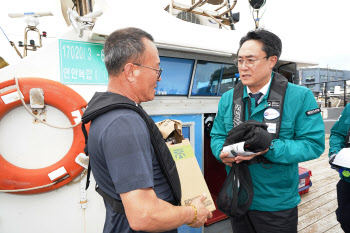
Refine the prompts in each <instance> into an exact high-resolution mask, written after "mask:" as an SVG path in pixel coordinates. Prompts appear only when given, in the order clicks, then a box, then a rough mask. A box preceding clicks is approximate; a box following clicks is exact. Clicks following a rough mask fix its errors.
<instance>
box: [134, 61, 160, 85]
mask: <svg viewBox="0 0 350 233" xmlns="http://www.w3.org/2000/svg"><path fill="white" fill-rule="evenodd" d="M132 64H134V65H135V66H141V67H145V68H148V69H152V70H155V71H157V74H158V76H157V81H158V80H159V78H160V75H161V74H162V71H163V69H162V68H160V69H156V68H152V67H149V66H143V65H140V64H137V63H132Z"/></svg>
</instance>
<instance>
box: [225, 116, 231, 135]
mask: <svg viewBox="0 0 350 233" xmlns="http://www.w3.org/2000/svg"><path fill="white" fill-rule="evenodd" d="M224 125H225V130H226V133H228V132H229V131H230V130H231V129H232V128H233V120H232V117H225V118H224Z"/></svg>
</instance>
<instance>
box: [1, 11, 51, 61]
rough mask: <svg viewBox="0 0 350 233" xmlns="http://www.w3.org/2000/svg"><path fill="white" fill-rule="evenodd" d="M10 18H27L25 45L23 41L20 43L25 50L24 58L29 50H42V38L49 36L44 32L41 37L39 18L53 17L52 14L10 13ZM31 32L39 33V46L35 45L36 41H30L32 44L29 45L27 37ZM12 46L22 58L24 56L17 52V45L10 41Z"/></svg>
mask: <svg viewBox="0 0 350 233" xmlns="http://www.w3.org/2000/svg"><path fill="white" fill-rule="evenodd" d="M8 16H9V17H11V18H25V22H26V23H27V27H26V28H25V29H24V44H23V42H22V41H19V42H18V46H19V47H23V48H24V51H23V57H26V56H27V51H28V50H32V51H36V50H37V48H41V47H42V40H41V37H42V36H43V37H46V36H47V34H46V32H45V31H44V32H43V34H42V35H41V34H40V31H39V29H38V28H37V27H36V26H38V25H39V17H43V16H53V14H52V13H51V12H24V13H9V14H8ZM29 31H35V32H37V33H38V35H39V45H35V41H34V40H30V44H29V45H28V41H27V36H28V32H29ZM10 44H11V46H13V47H14V48H15V49H16V52H17V53H18V55H19V56H20V57H21V58H22V56H21V55H20V54H19V52H18V50H17V47H16V45H15V44H14V43H13V42H12V41H10Z"/></svg>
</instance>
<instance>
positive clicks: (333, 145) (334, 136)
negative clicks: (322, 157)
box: [329, 104, 350, 156]
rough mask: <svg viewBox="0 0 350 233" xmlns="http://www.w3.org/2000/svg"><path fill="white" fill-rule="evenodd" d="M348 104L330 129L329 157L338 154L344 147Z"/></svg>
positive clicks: (349, 122)
mask: <svg viewBox="0 0 350 233" xmlns="http://www.w3.org/2000/svg"><path fill="white" fill-rule="evenodd" d="M349 111H350V104H348V105H346V107H345V108H344V110H343V112H342V113H341V115H340V117H339V119H338V121H336V122H335V123H334V125H333V127H332V129H331V135H330V137H329V156H330V155H331V154H336V153H338V152H339V151H340V150H341V149H343V148H344V147H345V138H346V135H347V134H348V131H349V126H350V115H349Z"/></svg>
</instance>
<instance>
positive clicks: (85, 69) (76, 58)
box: [59, 40, 108, 85]
mask: <svg viewBox="0 0 350 233" xmlns="http://www.w3.org/2000/svg"><path fill="white" fill-rule="evenodd" d="M59 49H60V72H61V83H64V84H91V85H96V84H97V85H107V84H108V73H107V70H106V67H105V63H104V51H103V44H98V43H91V42H82V41H73V40H59Z"/></svg>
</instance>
